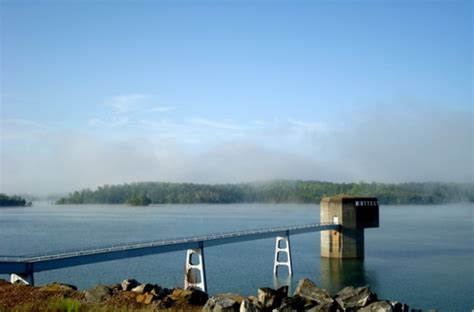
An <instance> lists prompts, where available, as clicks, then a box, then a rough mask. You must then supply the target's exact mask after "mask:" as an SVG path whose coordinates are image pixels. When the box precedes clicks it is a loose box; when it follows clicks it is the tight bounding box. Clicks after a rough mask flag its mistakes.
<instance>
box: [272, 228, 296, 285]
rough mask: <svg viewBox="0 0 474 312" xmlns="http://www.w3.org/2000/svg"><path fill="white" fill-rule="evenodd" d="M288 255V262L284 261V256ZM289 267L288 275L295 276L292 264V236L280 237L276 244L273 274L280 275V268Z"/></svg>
mask: <svg viewBox="0 0 474 312" xmlns="http://www.w3.org/2000/svg"><path fill="white" fill-rule="evenodd" d="M283 254H285V255H286V260H284V259H282V255H283ZM279 266H286V267H288V275H289V276H291V275H292V274H293V265H292V263H291V249H290V236H289V235H286V236H278V237H277V238H276V242H275V261H274V263H273V274H274V275H278V267H279Z"/></svg>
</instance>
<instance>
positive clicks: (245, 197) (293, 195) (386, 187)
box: [57, 180, 474, 204]
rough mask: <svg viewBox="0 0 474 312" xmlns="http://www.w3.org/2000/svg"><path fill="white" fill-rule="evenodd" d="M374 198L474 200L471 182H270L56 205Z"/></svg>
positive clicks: (108, 190) (123, 191)
mask: <svg viewBox="0 0 474 312" xmlns="http://www.w3.org/2000/svg"><path fill="white" fill-rule="evenodd" d="M341 193H343V194H348V195H356V196H374V197H377V198H378V199H379V201H380V203H382V204H441V203H448V202H462V201H470V202H474V183H470V184H460V183H402V184H385V183H331V182H318V181H286V180H284V181H273V182H266V183H240V184H215V185H208V184H192V183H165V182H141V183H131V184H122V185H105V186H101V187H99V188H98V189H97V190H95V191H92V190H89V189H86V190H82V191H76V192H74V193H71V194H69V196H67V197H64V198H61V199H60V200H58V201H57V204H123V203H130V200H131V199H133V198H137V197H146V198H147V200H148V199H149V200H150V201H151V203H152V204H189V203H253V202H262V203H319V201H320V199H321V197H323V196H331V195H336V194H341Z"/></svg>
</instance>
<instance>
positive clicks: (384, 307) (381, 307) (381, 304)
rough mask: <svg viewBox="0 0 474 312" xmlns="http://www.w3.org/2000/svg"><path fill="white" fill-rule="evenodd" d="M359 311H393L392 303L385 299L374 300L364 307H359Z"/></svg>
mask: <svg viewBox="0 0 474 312" xmlns="http://www.w3.org/2000/svg"><path fill="white" fill-rule="evenodd" d="M357 311H360V312H393V308H392V305H391V304H390V303H389V302H387V301H376V302H373V303H371V304H369V305H368V306H366V307H363V308H360V309H359V310H357Z"/></svg>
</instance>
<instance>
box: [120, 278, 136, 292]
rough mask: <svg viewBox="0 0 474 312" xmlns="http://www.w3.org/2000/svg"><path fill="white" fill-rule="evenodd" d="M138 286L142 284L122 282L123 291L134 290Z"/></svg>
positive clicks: (128, 280)
mask: <svg viewBox="0 0 474 312" xmlns="http://www.w3.org/2000/svg"><path fill="white" fill-rule="evenodd" d="M138 285H140V283H139V282H138V281H137V280H134V279H126V280H124V281H123V282H122V290H123V291H130V290H132V289H133V288H135V287H137V286H138Z"/></svg>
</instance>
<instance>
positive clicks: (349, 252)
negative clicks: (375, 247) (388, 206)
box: [320, 195, 379, 259]
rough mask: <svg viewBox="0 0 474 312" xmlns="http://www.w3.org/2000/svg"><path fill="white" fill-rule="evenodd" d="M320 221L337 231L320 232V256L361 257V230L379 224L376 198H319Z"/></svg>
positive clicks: (362, 252)
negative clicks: (334, 225)
mask: <svg viewBox="0 0 474 312" xmlns="http://www.w3.org/2000/svg"><path fill="white" fill-rule="evenodd" d="M320 209H321V210H320V214H321V223H333V224H339V225H341V230H331V231H323V232H321V257H327V258H342V259H344V258H348V259H351V258H352V259H361V258H364V229H365V228H373V227H379V205H378V201H377V198H371V197H353V196H346V195H338V196H333V197H324V198H323V199H322V200H321V208H320Z"/></svg>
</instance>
